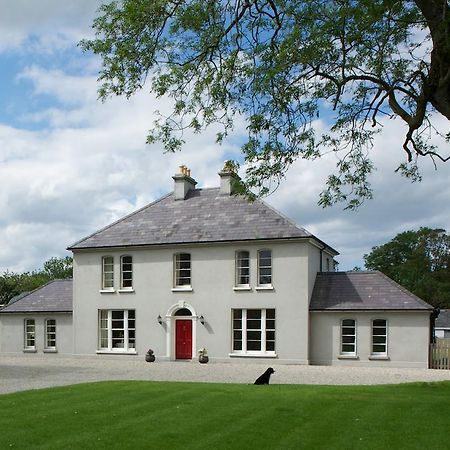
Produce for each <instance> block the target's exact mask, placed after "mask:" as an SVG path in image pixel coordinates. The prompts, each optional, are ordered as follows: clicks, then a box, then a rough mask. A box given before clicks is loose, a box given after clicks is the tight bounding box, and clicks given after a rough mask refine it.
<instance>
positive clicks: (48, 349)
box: [44, 348, 58, 353]
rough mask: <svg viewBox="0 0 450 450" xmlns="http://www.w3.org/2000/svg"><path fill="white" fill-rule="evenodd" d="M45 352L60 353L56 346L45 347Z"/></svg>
mask: <svg viewBox="0 0 450 450" xmlns="http://www.w3.org/2000/svg"><path fill="white" fill-rule="evenodd" d="M44 353H58V350H56V348H45V349H44Z"/></svg>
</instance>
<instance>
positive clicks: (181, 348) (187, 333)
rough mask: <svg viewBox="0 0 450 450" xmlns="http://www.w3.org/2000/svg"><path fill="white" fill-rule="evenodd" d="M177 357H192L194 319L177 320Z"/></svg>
mask: <svg viewBox="0 0 450 450" xmlns="http://www.w3.org/2000/svg"><path fill="white" fill-rule="evenodd" d="M176 324H177V325H176V337H175V342H176V344H175V358H176V359H192V320H177V321H176Z"/></svg>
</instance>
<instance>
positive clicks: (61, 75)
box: [0, 0, 450, 271]
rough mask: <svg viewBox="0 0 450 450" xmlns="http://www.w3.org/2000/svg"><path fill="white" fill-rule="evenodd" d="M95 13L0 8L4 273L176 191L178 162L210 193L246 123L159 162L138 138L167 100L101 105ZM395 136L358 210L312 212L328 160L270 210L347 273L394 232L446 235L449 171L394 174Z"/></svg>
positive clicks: (81, 0) (298, 166)
mask: <svg viewBox="0 0 450 450" xmlns="http://www.w3.org/2000/svg"><path fill="white" fill-rule="evenodd" d="M99 4H100V2H99V1H94V0H77V1H75V0H67V1H64V2H61V1H60V0H40V1H39V2H30V1H27V0H15V1H14V2H11V1H10V0H0V106H1V107H0V183H1V189H0V208H1V211H2V214H1V215H0V271H4V270H7V269H9V270H12V271H24V270H32V269H36V268H39V267H41V266H42V264H43V262H44V261H45V260H47V259H48V258H50V257H52V256H65V255H67V254H68V252H67V251H66V250H65V249H66V247H67V246H68V245H70V244H72V243H73V242H75V241H77V240H79V239H80V238H82V237H84V236H86V235H88V234H91V233H92V232H93V231H95V230H96V229H98V228H101V227H103V226H105V225H107V224H108V223H110V222H112V221H114V220H116V219H118V218H120V217H121V216H123V215H125V214H128V213H130V212H131V211H133V210H135V209H137V208H140V207H142V206H143V205H145V204H147V203H148V202H150V201H153V200H155V199H156V198H158V197H159V196H161V195H163V194H165V193H167V192H169V191H171V190H172V182H173V180H172V178H171V177H172V175H173V174H175V173H176V172H177V168H178V166H179V165H181V164H186V165H187V166H189V167H190V168H191V171H192V175H193V177H194V178H195V179H196V180H197V182H198V186H200V187H211V186H217V185H218V183H219V180H218V175H217V172H218V171H219V170H220V169H221V167H222V165H223V161H224V160H225V159H227V158H229V157H230V156H238V155H239V142H241V138H242V136H244V134H245V124H243V123H240V124H238V126H237V127H236V134H235V135H234V136H233V137H232V138H230V140H229V141H227V142H225V143H224V144H223V145H222V146H220V147H218V146H217V145H215V144H214V137H215V130H214V129H211V130H209V131H207V132H206V133H204V134H202V135H187V136H186V142H187V143H186V146H185V149H184V150H183V151H182V152H181V153H178V154H175V155H164V154H163V152H162V149H161V147H160V146H158V145H154V146H147V145H146V144H145V138H146V134H147V131H148V129H149V127H150V126H151V123H152V120H153V119H152V117H153V116H152V114H153V111H154V109H160V110H161V111H167V110H168V108H169V106H170V105H169V104H168V103H167V102H165V101H161V100H156V99H155V98H154V97H152V96H151V95H150V94H149V93H148V92H146V91H145V89H144V91H142V92H140V93H138V94H137V95H136V96H134V97H133V98H132V99H130V100H128V101H127V100H125V99H122V98H114V99H111V100H109V101H107V102H106V103H101V102H99V101H98V100H97V93H96V89H97V83H96V77H97V71H98V68H99V65H100V62H99V60H98V59H97V58H95V57H93V56H92V55H88V54H83V53H82V52H81V51H80V49H79V48H78V47H77V44H78V42H79V40H80V39H82V38H84V37H90V36H92V30H91V28H90V24H91V21H92V19H93V18H94V15H95V11H96V8H97V7H98V5H99ZM443 124H444V127H446V128H448V124H447V123H445V121H443ZM318 126H320V123H319V124H318ZM444 129H445V128H444ZM402 132H403V126H402V125H401V124H400V123H398V122H396V121H387V122H386V123H385V127H384V132H383V134H382V135H381V136H380V137H378V138H377V140H376V142H375V148H374V151H373V157H374V160H375V164H376V166H377V168H378V170H377V171H376V172H375V173H374V175H373V177H372V183H373V186H374V189H375V198H374V200H372V201H369V202H367V203H365V204H364V205H363V206H362V207H361V208H360V209H359V211H358V212H356V213H355V212H348V211H343V210H342V205H337V206H335V207H333V208H328V209H325V210H324V209H322V208H320V207H319V206H317V201H318V196H319V193H320V190H321V189H322V188H323V186H324V182H325V179H326V176H327V175H328V174H329V173H331V172H332V171H333V168H334V165H335V163H336V161H335V160H334V157H333V156H332V155H329V156H327V157H325V158H322V159H321V160H320V161H315V162H309V161H308V162H306V161H298V162H297V163H295V164H294V165H293V167H292V168H291V169H290V171H289V173H288V176H287V179H286V180H285V181H284V183H283V184H282V185H281V187H280V188H279V189H278V190H277V191H276V192H275V193H274V194H273V195H271V196H270V197H268V198H267V199H266V201H267V202H268V203H270V204H271V205H272V206H273V207H275V208H276V209H278V210H279V211H280V212H282V213H283V214H285V215H287V216H288V217H290V218H292V219H293V220H295V221H296V222H297V223H298V224H299V225H301V226H303V227H305V228H306V229H308V230H309V231H311V232H312V233H314V234H315V235H316V236H317V237H319V238H320V239H322V240H323V241H325V242H327V243H328V244H329V245H331V246H332V247H334V248H335V249H337V250H338V251H339V252H340V253H341V255H340V256H339V257H338V261H339V262H340V269H342V270H346V269H351V268H353V267H354V266H355V265H358V266H362V265H363V259H362V258H363V255H364V253H368V252H369V251H370V249H371V247H372V246H374V245H379V244H382V243H384V242H386V241H388V240H389V239H391V238H392V237H393V236H394V235H395V234H397V233H399V232H401V231H404V230H407V229H416V228H418V227H420V226H430V227H440V228H445V229H449V222H450V202H449V193H448V177H449V170H450V165H441V166H440V167H439V170H438V171H435V170H434V168H433V165H432V164H431V162H430V161H425V162H424V163H423V164H422V174H423V181H422V183H411V182H410V181H408V180H405V179H403V178H402V177H400V176H399V175H398V174H395V173H394V170H395V168H396V167H397V166H398V164H399V163H400V162H402V161H403V159H404V154H403V152H402V150H401V142H402V137H403V134H402Z"/></svg>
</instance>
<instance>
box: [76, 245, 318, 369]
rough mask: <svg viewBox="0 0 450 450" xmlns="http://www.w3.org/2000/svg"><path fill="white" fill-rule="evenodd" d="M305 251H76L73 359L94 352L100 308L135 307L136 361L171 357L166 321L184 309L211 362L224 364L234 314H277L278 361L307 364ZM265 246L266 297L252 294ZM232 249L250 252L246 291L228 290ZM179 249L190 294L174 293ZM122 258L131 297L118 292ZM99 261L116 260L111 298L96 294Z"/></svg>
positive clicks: (263, 292)
mask: <svg viewBox="0 0 450 450" xmlns="http://www.w3.org/2000/svg"><path fill="white" fill-rule="evenodd" d="M309 245H310V244H308V243H305V242H289V243H277V242H271V243H269V242H266V243H263V244H261V245H255V244H242V245H215V246H211V245H197V246H185V247H177V248H173V247H172V248H150V249H149V248H147V249H134V250H132V251H128V250H125V251H112V252H109V251H106V252H105V251H103V252H100V251H89V252H88V251H78V252H76V253H75V255H74V280H75V281H74V342H75V353H76V354H95V353H97V349H98V310H99V309H135V311H136V351H137V354H138V355H141V357H142V355H143V354H144V353H145V351H146V350H147V349H148V348H152V349H153V350H154V352H155V355H156V356H157V358H166V359H174V331H173V327H174V325H173V321H172V319H170V318H168V317H166V315H168V314H169V315H170V313H171V311H172V312H173V311H174V310H176V309H177V308H178V307H182V306H184V303H185V304H186V306H187V307H189V308H191V310H192V311H193V313H194V318H193V339H194V344H193V347H194V349H198V348H201V347H206V348H207V349H208V354H209V356H210V358H211V359H217V360H230V352H231V310H232V308H275V309H276V354H277V358H278V359H279V360H280V361H283V362H296V363H301V364H307V363H308V336H309V332H308V315H309V313H308V303H309V291H310V288H309V286H308V284H309V271H310V270H311V268H310V266H309V265H308V247H309ZM263 248H270V249H271V250H272V258H273V286H274V289H273V290H270V291H267V290H257V289H256V277H257V250H258V249H263ZM236 250H248V251H249V252H250V258H251V261H250V270H251V281H250V284H251V290H249V291H236V290H234V289H233V287H234V285H235V283H234V282H235V251H236ZM180 251H182V252H187V253H190V254H191V261H192V286H193V291H192V292H173V291H172V287H173V255H174V253H176V252H180ZM124 254H130V255H132V256H133V270H134V272H133V278H134V280H133V285H134V286H133V287H134V292H132V293H131V292H128V293H122V292H118V291H117V289H118V287H119V286H118V283H119V274H120V267H119V261H120V255H124ZM104 255H112V256H114V263H115V288H116V291H115V292H113V293H101V292H100V283H101V258H102V256H104ZM317 270H318V269H317V268H316V271H317ZM158 315H160V316H161V317H162V318H163V320H164V321H165V323H164V324H163V325H160V324H158V322H157V317H158ZM201 315H202V316H204V318H205V320H206V323H205V325H202V324H201V323H200V322H199V321H198V320H197V318H196V317H195V316H197V317H199V316H201ZM194 356H195V355H194ZM236 359H238V358H236ZM239 359H240V358H239ZM246 360H247V359H246Z"/></svg>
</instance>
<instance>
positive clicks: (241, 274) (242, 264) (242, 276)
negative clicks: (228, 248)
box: [236, 250, 250, 286]
mask: <svg viewBox="0 0 450 450" xmlns="http://www.w3.org/2000/svg"><path fill="white" fill-rule="evenodd" d="M249 284H250V253H249V252H248V251H246V250H239V251H237V252H236V286H248V285H249Z"/></svg>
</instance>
